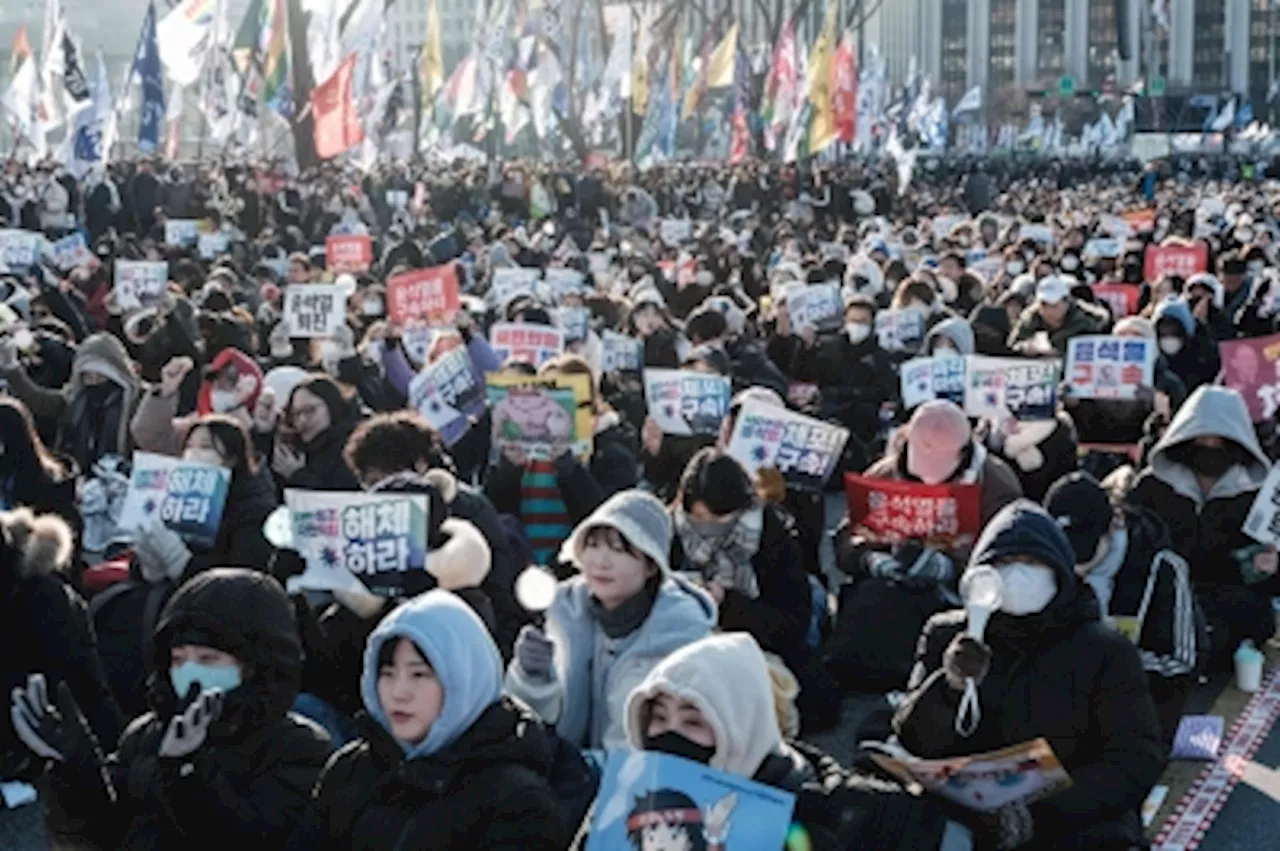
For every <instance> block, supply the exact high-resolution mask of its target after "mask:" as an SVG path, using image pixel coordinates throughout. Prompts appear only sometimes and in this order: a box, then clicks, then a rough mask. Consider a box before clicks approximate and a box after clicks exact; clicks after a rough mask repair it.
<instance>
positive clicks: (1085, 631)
mask: <svg viewBox="0 0 1280 851" xmlns="http://www.w3.org/2000/svg"><path fill="white" fill-rule="evenodd" d="M1075 563H1076V557H1075V551H1074V550H1073V549H1072V547H1071V542H1070V541H1069V540H1068V539H1067V536H1066V534H1065V533H1064V532H1063V530H1062V528H1061V527H1060V526H1059V525H1058V524H1057V522H1055V521H1054V519H1053V518H1052V517H1050V516H1049V515H1048V514H1047V513H1045V511H1044V510H1043V509H1041V508H1040V507H1039V506H1038V505H1036V504H1034V503H1032V502H1029V501H1026V500H1019V501H1017V502H1014V503H1012V504H1010V505H1007V506H1006V507H1005V508H1003V509H1002V510H1001V511H1000V512H999V513H998V514H996V516H995V517H993V518H992V519H991V522H990V523H989V524H987V527H986V529H985V530H983V533H982V536H981V537H980V538H979V539H978V543H977V544H976V545H975V546H974V549H973V555H972V557H971V559H970V561H969V567H968V571H969V572H971V571H974V570H976V569H979V568H982V569H987V570H991V569H994V573H995V574H996V575H997V577H998V580H999V585H1000V588H1001V589H1002V590H1001V592H1000V594H999V595H998V597H999V601H998V609H997V611H995V612H994V613H992V614H991V615H990V621H989V623H988V624H987V626H986V628H985V635H983V631H982V630H981V628H979V629H978V631H977V632H978V635H982V636H983V637H981V638H979V637H974V636H973V635H972V632H973V630H974V626H973V624H972V623H971V624H970V627H969V631H968V632H966V630H965V622H966V613H965V610H962V609H956V610H953V611H949V612H944V613H942V614H939V615H935V616H934V617H933V618H931V619H930V620H929V622H928V623H927V624H926V625H925V627H924V630H923V632H922V633H921V636H920V643H919V650H918V651H917V655H916V666H915V669H914V671H913V672H912V675H911V680H910V682H909V683H908V686H907V688H908V693H907V696H906V699H905V700H904V701H903V703H902V704H901V706H900V707H899V708H898V710H897V713H896V715H895V717H894V719H893V729H894V731H895V732H896V733H897V735H898V737H899V740H900V742H901V744H902V746H903V747H904V748H906V750H907V751H909V752H910V753H911V754H912V755H914V756H916V757H920V758H923V759H933V758H942V757H951V756H961V755H966V754H977V753H983V752H987V751H992V750H996V749H999V748H1003V747H1007V746H1011V745H1017V744H1021V743H1023V742H1028V741H1031V740H1034V739H1037V738H1041V737H1043V738H1044V739H1046V740H1047V741H1048V743H1049V745H1050V746H1051V747H1052V748H1053V752H1054V754H1055V755H1056V756H1057V758H1058V760H1059V761H1060V762H1061V763H1062V765H1063V766H1064V767H1065V768H1066V770H1067V773H1068V774H1069V775H1070V777H1071V781H1072V782H1071V785H1070V786H1069V787H1067V788H1065V789H1063V790H1061V791H1058V792H1055V793H1053V794H1051V795H1049V796H1048V797H1046V798H1042V799H1040V800H1038V801H1035V802H1034V803H1031V804H1029V805H1028V804H1023V803H1018V804H1010V805H1009V806H1008V807H1006V808H1004V809H1002V810H1000V811H997V812H995V813H990V814H979V813H976V812H965V813H964V814H963V816H960V815H957V816H956V817H957V818H960V817H963V818H964V820H965V821H966V822H967V823H968V824H969V826H970V827H971V828H972V829H973V831H974V834H975V837H974V839H975V842H974V847H976V848H1001V849H1014V848H1026V849H1034V848H1053V849H1055V851H1056V849H1079V851H1086V849H1087V851H1095V850H1096V849H1105V851H1127V849H1129V848H1132V847H1134V846H1139V847H1140V846H1141V845H1142V843H1143V835H1142V823H1141V821H1140V820H1139V818H1138V809H1139V807H1140V806H1141V805H1142V801H1143V799H1144V798H1145V797H1146V795H1147V792H1148V791H1149V790H1150V788H1151V786H1152V785H1153V784H1154V783H1155V782H1156V781H1157V780H1158V779H1159V777H1160V773H1161V772H1162V771H1163V770H1164V765H1165V758H1164V748H1163V746H1162V744H1161V741H1160V728H1159V722H1158V721H1157V718H1156V713H1155V707H1154V706H1153V705H1152V702H1151V695H1150V694H1149V693H1148V691H1147V681H1146V676H1145V674H1144V672H1143V669H1142V659H1141V658H1140V657H1139V655H1138V650H1137V648H1135V647H1134V646H1133V644H1132V643H1131V642H1130V641H1129V640H1128V639H1127V638H1125V637H1124V636H1123V635H1121V634H1120V633H1118V632H1116V631H1115V630H1113V629H1112V628H1111V627H1110V626H1108V625H1107V624H1105V623H1103V622H1102V620H1101V618H1100V616H1099V611H1098V601H1097V599H1096V598H1095V597H1094V595H1093V592H1092V590H1090V589H1089V587H1088V585H1086V584H1085V583H1084V582H1082V581H1080V580H1079V579H1078V578H1077V577H1076V573H1075ZM962 587H964V583H963V582H962ZM973 617H974V615H970V616H969V618H970V620H971V621H972V619H973ZM968 682H972V683H974V684H975V685H976V696H977V706H978V709H977V710H976V714H977V717H976V719H974V716H973V714H972V713H970V714H968V715H965V714H964V713H962V712H961V709H962V701H961V698H962V696H963V695H964V694H965V693H966V688H967V685H966V684H967V683H968ZM966 718H968V719H973V720H976V724H975V725H974V726H973V727H972V729H970V731H969V732H970V735H963V732H964V730H965V729H966V728H967V727H968V722H967V721H965V719H966ZM958 731H959V732H958Z"/></svg>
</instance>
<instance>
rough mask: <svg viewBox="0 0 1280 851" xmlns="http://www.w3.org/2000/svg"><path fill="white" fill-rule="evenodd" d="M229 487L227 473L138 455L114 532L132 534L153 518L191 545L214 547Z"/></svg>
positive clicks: (206, 467)
mask: <svg viewBox="0 0 1280 851" xmlns="http://www.w3.org/2000/svg"><path fill="white" fill-rule="evenodd" d="M230 484H231V471H230V470H227V469H225V468H223V467H214V466H211V465H208V464H195V463H192V462H189V461H183V460H181V459H179V458H171V457H169V456H164V455H155V454H152V453H149V452H137V453H135V454H134V457H133V471H132V474H131V475H130V477H129V490H128V492H127V493H126V494H125V501H124V506H123V507H122V508H121V511H120V523H119V528H120V529H121V531H125V532H136V531H137V530H138V529H141V528H142V527H143V526H144V525H145V524H146V523H147V522H148V521H151V520H154V519H158V520H160V521H161V522H162V523H163V524H164V525H165V526H167V527H168V528H170V529H172V530H173V531H175V532H177V533H178V534H179V535H181V536H182V537H183V539H184V540H187V541H189V542H191V543H194V544H197V545H199V546H203V547H210V546H213V543H214V541H215V540H216V539H217V535H218V528H219V526H220V525H221V522H222V512H223V508H224V507H225V504H226V500H227V491H228V489H229V488H230Z"/></svg>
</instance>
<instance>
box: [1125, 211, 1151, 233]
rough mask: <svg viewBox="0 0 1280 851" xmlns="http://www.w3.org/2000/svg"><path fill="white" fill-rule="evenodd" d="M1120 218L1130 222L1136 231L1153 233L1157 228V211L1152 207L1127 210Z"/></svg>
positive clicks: (1130, 225)
mask: <svg viewBox="0 0 1280 851" xmlns="http://www.w3.org/2000/svg"><path fill="white" fill-rule="evenodd" d="M1120 218H1122V219H1124V220H1125V221H1126V222H1128V223H1129V227H1130V228H1132V229H1133V232H1134V233H1151V231H1153V230H1155V229H1156V211H1155V210H1154V209H1152V208H1150V207H1144V208H1139V209H1133V210H1126V211H1125V212H1123V213H1121V214H1120Z"/></svg>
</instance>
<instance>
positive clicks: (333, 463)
mask: <svg viewBox="0 0 1280 851" xmlns="http://www.w3.org/2000/svg"><path fill="white" fill-rule="evenodd" d="M358 425H360V417H359V416H358V415H354V414H353V415H351V416H348V417H345V418H344V419H342V420H340V421H338V422H336V423H334V424H333V425H332V426H330V427H329V428H328V429H326V430H325V431H324V433H323V434H321V435H320V436H319V437H318V438H316V440H315V441H314V442H313V443H311V445H309V446H306V447H304V451H305V453H306V457H307V463H306V466H304V467H303V468H302V469H301V470H299V471H298V472H296V473H294V474H293V475H292V476H290V477H289V479H288V481H286V482H284V485H285V487H290V488H301V489H303V490H316V491H358V490H360V482H359V481H358V480H357V479H356V474H355V473H353V472H351V468H350V467H348V466H347V462H346V460H345V459H344V458H343V457H342V450H344V449H345V448H346V446H347V438H349V437H351V432H353V431H355V430H356V426H358Z"/></svg>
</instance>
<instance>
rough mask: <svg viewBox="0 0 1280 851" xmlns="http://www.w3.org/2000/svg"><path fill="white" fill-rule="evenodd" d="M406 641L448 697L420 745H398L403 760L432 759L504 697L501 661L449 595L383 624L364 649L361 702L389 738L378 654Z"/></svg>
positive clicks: (425, 600)
mask: <svg viewBox="0 0 1280 851" xmlns="http://www.w3.org/2000/svg"><path fill="white" fill-rule="evenodd" d="M398 638H407V639H409V640H410V641H412V642H413V644H414V646H415V647H417V648H418V652H419V653H421V654H422V655H423V657H424V658H425V659H426V660H427V662H428V664H430V665H431V667H432V668H434V669H435V672H436V678H437V679H439V681H440V687H441V689H442V690H443V692H444V701H443V705H442V706H441V708H440V717H439V718H437V719H436V721H435V723H434V724H432V725H431V729H430V730H429V731H428V732H427V737H426V738H425V739H423V740H422V741H421V742H418V743H417V744H408V743H405V742H400V747H401V748H403V749H404V752H405V757H406V758H408V759H415V758H417V757H420V756H430V755H432V754H435V753H438V752H440V751H442V750H444V749H445V748H447V747H448V746H449V745H451V744H453V742H454V741H456V740H457V739H458V737H459V736H461V735H462V734H463V733H465V732H466V731H467V730H468V729H470V727H471V725H473V724H475V722H476V721H477V720H478V719H479V718H480V716H481V715H483V714H484V711H485V710H486V709H488V708H489V707H490V705H492V704H493V703H494V702H496V701H497V700H498V698H499V696H500V695H501V693H502V657H501V656H499V655H498V648H497V645H495V644H494V643H493V638H492V637H491V636H490V635H489V631H488V630H487V629H485V626H484V623H483V622H481V620H480V618H479V617H478V616H477V615H476V613H475V612H473V611H472V610H471V608H470V607H469V606H467V604H466V603H464V602H462V600H461V599H459V598H458V597H457V596H455V595H454V594H451V593H450V592H448V591H442V590H439V589H437V590H435V591H428V592H427V593H425V594H422V595H420V596H418V597H415V598H414V599H412V600H410V601H409V602H408V603H406V604H404V605H403V606H400V607H399V608H397V609H396V610H395V611H393V612H392V613H391V614H389V615H387V616H386V617H385V618H383V619H382V622H381V623H380V624H378V627H377V629H375V630H374V631H373V633H372V634H371V635H370V636H369V642H368V643H367V644H366V645H365V649H364V672H363V673H362V674H361V677H360V697H361V698H362V699H363V701H364V708H365V710H366V711H367V712H368V713H369V715H370V716H371V717H372V718H373V719H374V720H375V721H377V722H378V723H379V724H380V725H382V728H383V729H384V730H386V731H387V732H388V733H390V732H391V725H390V724H389V723H388V722H387V713H386V712H385V711H383V709H382V702H381V701H380V700H378V653H379V652H380V651H381V650H382V645H383V644H385V643H386V642H387V641H391V640H394V639H398Z"/></svg>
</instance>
